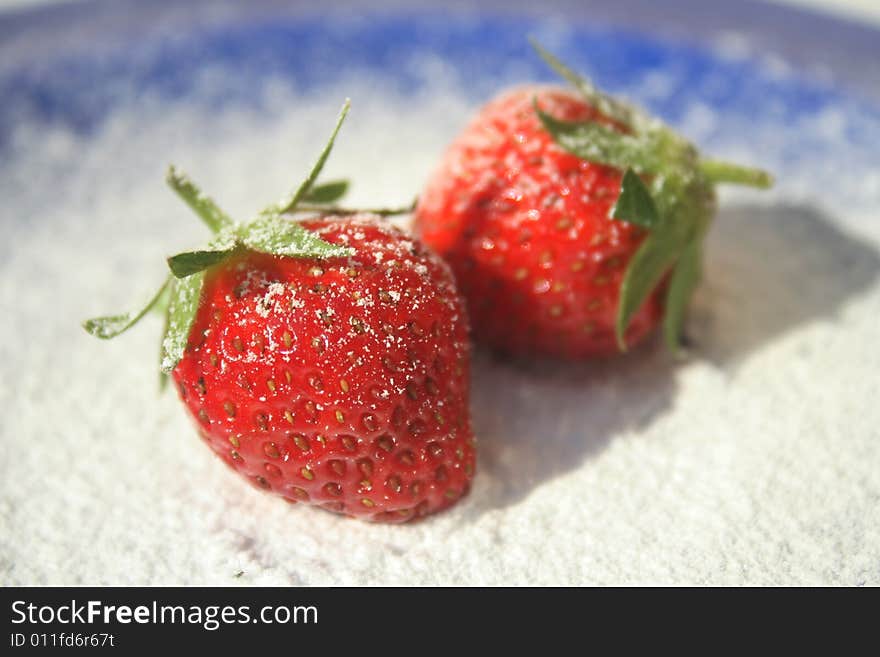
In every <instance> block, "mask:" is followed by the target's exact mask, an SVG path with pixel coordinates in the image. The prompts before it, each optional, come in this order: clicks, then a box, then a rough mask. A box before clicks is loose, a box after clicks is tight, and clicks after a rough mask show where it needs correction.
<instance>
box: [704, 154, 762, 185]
mask: <svg viewBox="0 0 880 657" xmlns="http://www.w3.org/2000/svg"><path fill="white" fill-rule="evenodd" d="M700 170H701V171H702V172H703V175H704V176H706V178H708V179H709V180H710V181H712V182H713V183H731V184H733V185H745V186H747V187H756V188H758V189H770V188H771V187H772V186H773V176H772V175H771V174H770V173H768V172H767V171H764V170H763V169H754V168H752V167H744V166H740V165H739V164H733V163H732V162H724V161H722V160H701V161H700Z"/></svg>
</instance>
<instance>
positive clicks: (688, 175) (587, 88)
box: [415, 45, 770, 358]
mask: <svg viewBox="0 0 880 657" xmlns="http://www.w3.org/2000/svg"><path fill="white" fill-rule="evenodd" d="M536 49H537V50H538V52H539V54H540V55H541V56H542V57H543V58H544V59H545V60H546V61H547V62H548V63H549V64H550V65H551V66H552V67H553V68H554V69H556V70H557V71H558V72H559V73H560V74H561V75H563V76H564V77H565V78H566V79H567V80H569V81H570V82H572V83H573V86H574V91H569V90H566V89H559V88H547V87H528V88H520V89H515V90H512V91H510V92H508V93H505V94H503V95H502V96H500V97H499V98H497V99H495V100H493V101H492V102H490V103H489V104H488V105H486V106H485V107H484V108H483V109H482V110H481V111H480V113H479V114H478V115H477V117H476V118H475V119H474V120H473V122H472V123H471V124H470V125H469V126H468V127H467V128H466V129H465V131H464V132H463V133H462V134H461V135H460V136H459V137H458V138H457V139H456V140H455V141H454V143H453V144H452V145H451V146H450V147H449V149H448V151H447V152H446V154H445V157H444V158H443V160H442V162H441V164H440V165H439V167H438V168H437V170H436V171H435V172H434V174H433V176H432V177H431V178H430V180H429V182H428V184H427V186H426V188H425V190H424V191H423V193H422V195H421V196H420V199H419V203H418V206H417V209H416V217H415V220H416V230H417V232H418V233H419V235H420V236H421V237H422V239H423V240H424V241H425V243H427V244H428V245H430V246H432V247H433V248H434V249H435V250H437V251H438V252H439V253H440V254H441V255H443V256H444V257H445V258H446V259H447V260H448V261H449V262H450V263H451V264H452V267H453V270H454V272H455V275H456V279H457V281H458V284H459V288H460V289H461V291H462V294H464V296H465V299H466V301H467V304H468V310H469V314H470V318H471V324H472V327H473V331H474V335H475V337H476V339H477V340H479V341H481V342H484V343H487V344H489V345H491V346H493V347H495V348H498V349H500V350H502V351H506V352H510V353H514V354H540V355H550V356H557V357H567V358H580V357H586V356H597V355H606V354H613V353H616V352H618V351H619V350H622V349H625V348H626V346H628V345H634V344H636V343H637V342H639V341H640V340H642V339H643V338H645V336H647V335H648V334H649V333H650V332H651V331H652V330H653V329H654V328H655V327H656V326H657V325H658V324H659V323H660V322H661V320H663V318H664V317H665V334H666V338H667V340H668V342H669V344H670V345H671V346H673V347H674V346H675V345H677V342H678V338H679V333H680V329H681V322H682V316H683V313H684V309H685V306H686V304H687V300H688V298H689V297H690V294H691V292H692V290H693V288H694V287H695V285H696V282H697V279H698V276H699V270H700V259H701V254H700V252H701V246H702V242H703V238H704V236H705V234H706V231H707V229H708V227H709V224H710V222H711V219H712V215H713V213H714V210H715V193H714V183H716V182H735V183H740V184H749V185H754V186H758V187H765V186H768V185H769V184H770V177H769V176H768V175H767V174H765V173H764V172H761V171H756V170H751V169H744V168H741V167H738V166H736V165H731V164H727V163H722V162H716V161H710V160H703V159H700V157H699V154H698V153H697V151H696V149H695V148H694V147H693V146H692V145H691V144H690V143H688V142H687V141H686V140H684V139H683V138H682V137H680V136H679V135H677V134H675V133H674V132H673V131H672V130H671V129H670V128H668V127H667V126H665V125H663V124H662V123H660V122H659V121H657V120H655V119H652V118H650V117H647V116H646V115H644V114H643V113H642V112H641V111H639V110H637V109H635V108H632V107H630V106H628V105H626V104H624V103H622V102H620V101H619V100H616V99H613V98H610V97H608V96H605V95H604V94H601V93H600V92H598V91H596V90H595V89H594V88H593V87H592V86H591V85H590V84H589V82H587V81H586V80H584V79H583V78H580V77H579V76H577V75H576V74H574V73H573V72H572V71H570V70H569V69H567V68H566V67H565V66H564V65H562V64H561V63H560V62H559V61H558V60H556V59H555V58H553V57H552V56H551V55H550V54H549V53H547V52H546V51H544V50H542V49H541V48H540V47H539V46H537V45H536Z"/></svg>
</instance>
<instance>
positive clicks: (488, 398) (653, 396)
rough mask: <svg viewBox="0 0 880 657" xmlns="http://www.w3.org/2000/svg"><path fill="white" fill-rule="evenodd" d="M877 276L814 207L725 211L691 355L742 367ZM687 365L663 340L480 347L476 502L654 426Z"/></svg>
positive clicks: (872, 264)
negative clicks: (518, 351) (545, 353)
mask: <svg viewBox="0 0 880 657" xmlns="http://www.w3.org/2000/svg"><path fill="white" fill-rule="evenodd" d="M878 272H880V255H878V252H877V251H876V250H874V249H873V248H872V247H871V246H869V245H867V244H865V243H863V242H859V241H857V240H855V239H853V238H851V237H849V236H847V235H845V234H844V233H843V232H841V231H840V230H839V229H838V228H837V227H836V226H835V224H834V221H833V220H832V219H830V218H828V217H826V216H823V215H822V214H821V213H819V212H818V211H816V210H815V209H812V208H809V207H800V206H785V205H782V206H774V207H757V206H734V207H731V208H726V209H724V210H723V211H722V212H720V213H719V215H718V217H717V220H716V223H715V226H714V227H713V229H712V233H711V235H710V237H709V243H708V247H707V258H706V268H705V273H704V277H703V283H702V285H701V287H700V290H699V292H698V293H697V295H696V298H695V299H694V303H693V305H692V308H691V312H690V317H689V319H688V329H687V330H688V337H689V342H690V343H691V346H692V358H695V359H705V360H708V361H709V362H711V363H713V364H715V365H716V366H718V367H721V368H724V369H729V368H735V367H736V365H737V364H738V363H740V362H741V361H742V360H744V359H745V358H746V357H748V355H749V354H750V353H752V352H753V351H755V350H756V349H760V348H761V347H762V346H763V345H766V344H769V343H771V342H773V341H774V340H775V339H776V338H778V337H779V336H781V335H783V334H785V333H786V332H788V331H790V330H791V329H794V328H796V327H798V326H800V325H803V324H806V323H809V322H811V321H815V320H822V319H829V318H833V317H834V315H835V313H836V312H837V311H838V310H839V309H840V307H841V305H842V304H843V303H844V302H846V301H847V299H849V298H851V297H852V296H853V295H856V294H858V293H859V292H861V291H864V290H865V289H867V288H868V287H869V286H870V285H871V284H872V283H873V282H874V281H875V280H876V279H877V276H878ZM677 367H681V365H678V364H676V362H675V360H674V359H673V358H672V357H671V356H670V355H669V354H667V353H666V351H665V349H664V346H663V345H662V343H661V341H660V340H659V339H655V340H653V341H650V342H649V343H648V344H646V345H644V346H643V347H641V348H639V349H636V350H635V351H633V352H632V353H631V354H629V355H628V356H626V357H623V358H619V359H616V360H608V361H593V362H587V363H582V364H573V363H548V362H541V363H518V362H511V361H509V360H504V359H501V358H497V357H495V356H492V355H490V354H487V353H485V352H480V351H478V352H477V355H476V357H475V360H474V376H473V392H472V408H473V420H474V432H475V435H476V436H477V437H478V440H479V448H480V461H479V472H480V475H479V476H482V477H483V478H484V479H483V481H482V482H478V485H477V490H478V495H477V496H475V499H474V502H473V504H474V507H472V508H474V509H475V511H476V512H477V513H482V512H483V511H489V510H492V509H497V508H503V507H506V506H509V505H511V504H515V503H517V502H518V501H520V500H521V499H523V498H524V497H525V496H527V495H528V494H529V492H530V491H532V490H533V489H534V488H536V487H537V486H540V485H541V484H543V483H544V482H547V481H550V480H551V479H553V478H555V477H556V476H558V475H561V474H564V473H566V472H569V471H572V470H574V469H576V468H578V467H579V466H580V465H581V464H582V463H583V462H584V461H586V460H587V459H589V458H591V457H592V456H594V455H596V454H598V453H599V452H600V450H602V449H603V448H604V447H605V446H606V445H608V443H609V442H610V441H611V440H612V439H613V438H614V437H615V436H616V435H618V434H620V433H621V432H623V431H627V430H639V429H640V428H643V427H646V426H648V425H650V424H651V423H652V422H653V421H654V420H655V419H656V418H658V417H659V416H661V415H662V414H663V413H664V412H666V411H667V410H668V409H669V408H670V406H671V404H672V402H673V400H674V396H675V390H676V369H677ZM477 498H478V499H477Z"/></svg>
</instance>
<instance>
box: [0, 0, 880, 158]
mask: <svg viewBox="0 0 880 657" xmlns="http://www.w3.org/2000/svg"><path fill="white" fill-rule="evenodd" d="M704 5H705V3H702V2H699V1H697V0H670V1H667V2H664V3H654V2H650V1H649V0H614V1H608V0H601V1H600V0H589V1H587V2H573V1H566V0H549V1H545V2H543V3H541V5H540V7H537V8H536V7H535V6H534V3H527V2H522V1H520V0H508V1H507V2H504V3H500V2H495V1H489V2H484V3H481V5H480V10H479V11H473V10H472V9H470V8H469V7H468V5H467V3H451V4H445V5H444V6H443V8H442V9H438V5H437V3H432V2H423V1H410V2H406V3H399V2H384V3H381V6H380V8H371V9H370V10H363V9H362V8H359V7H360V5H359V4H358V3H353V2H340V3H334V4H333V5H332V6H331V7H328V6H327V5H326V3H323V4H322V3H319V2H313V1H310V2H300V3H297V4H296V5H295V6H290V5H289V4H288V3H284V2H281V1H280V0H257V1H255V2H250V3H246V4H245V3H233V2H229V1H226V0H223V1H221V2H207V1H206V0H192V1H190V2H184V3H179V2H171V1H170V0H159V1H158V2H151V3H137V2H135V1H134V0H86V1H84V2H74V3H70V4H60V5H49V6H42V7H40V6H38V7H36V8H31V9H26V10H18V11H16V10H13V11H9V12H6V13H2V14H0V98H3V99H4V100H3V102H2V103H0V154H2V152H3V149H4V146H5V145H6V144H7V143H8V142H9V140H10V138H11V136H12V134H13V132H14V131H15V129H16V126H17V124H18V123H19V122H20V121H21V120H22V119H23V118H25V117H26V118H27V120H28V121H29V122H33V121H36V122H38V123H39V122H45V123H47V124H61V125H64V126H66V127H69V128H72V129H74V130H76V131H79V132H85V133H88V132H89V131H91V130H93V129H95V128H96V127H98V126H100V125H101V123H102V121H103V120H104V119H105V118H106V117H107V116H108V115H109V114H110V113H112V112H113V111H114V109H116V108H118V107H120V106H124V105H125V104H126V103H137V102H138V100H139V99H140V98H142V97H144V95H146V94H150V95H153V96H156V95H158V97H160V98H165V99H176V98H184V97H187V95H188V94H190V93H191V91H192V89H193V88H195V87H196V86H197V82H198V76H199V75H200V74H201V73H202V72H203V71H204V69H205V68H206V67H215V68H220V69H222V70H223V71H224V74H227V75H229V76H230V78H231V79H233V80H235V82H236V83H235V84H230V85H226V87H225V88H224V89H223V91H222V92H219V93H217V94H215V95H213V96H211V95H209V96H208V97H205V98H202V99H201V101H202V102H206V103H208V104H209V105H210V104H214V105H216V106H222V105H224V104H227V103H244V104H253V103H254V102H255V100H254V99H255V98H257V97H258V95H259V94H258V93H257V89H258V87H259V85H260V84H262V83H263V82H265V80H267V79H269V78H270V77H271V78H275V79H282V80H286V81H288V82H290V83H291V84H293V85H295V86H296V87H297V88H300V89H305V90H308V89H312V88H315V87H318V86H320V85H321V84H323V83H326V82H329V81H333V79H334V78H338V77H339V76H341V75H343V74H345V75H352V74H357V73H360V72H363V73H370V72H375V71H383V72H384V73H385V74H386V75H389V76H390V77H392V78H393V79H394V80H395V83H396V84H397V85H398V88H399V89H400V90H401V91H402V92H404V93H421V92H426V91H430V80H426V79H425V78H424V75H423V74H419V73H417V72H414V71H412V70H411V69H410V68H408V67H407V65H406V62H407V61H410V60H411V59H412V58H413V57H418V56H420V55H424V54H425V53H436V54H439V55H440V56H441V57H442V58H443V59H444V60H446V61H447V62H448V63H449V64H450V66H451V67H452V68H453V70H456V71H458V72H459V74H460V80H461V82H462V84H463V87H464V88H467V89H468V90H469V91H470V92H471V93H472V94H473V96H474V100H475V101H477V100H479V99H480V98H481V97H487V96H488V95H491V93H492V92H493V91H495V90H497V88H498V86H499V82H500V81H507V80H511V79H523V80H527V79H534V80H550V79H552V76H551V75H550V73H549V72H548V71H547V70H546V69H545V68H544V67H543V66H542V65H541V64H540V63H539V62H537V61H536V59H535V58H534V56H533V55H532V54H531V52H530V51H529V49H528V46H527V44H526V42H525V36H526V35H528V34H534V35H536V36H538V37H539V38H541V37H542V36H543V35H549V38H550V41H551V42H552V43H551V45H552V46H555V47H556V49H557V50H558V51H560V52H561V54H563V55H564V56H565V58H566V59H568V60H569V61H570V62H571V63H572V64H573V65H574V66H575V67H577V68H579V69H581V70H584V71H586V72H588V73H589V74H591V75H592V76H593V77H594V78H595V79H596V80H597V81H598V82H599V84H600V85H602V86H605V87H607V88H610V89H611V90H621V89H620V87H621V81H623V80H627V81H630V83H631V82H632V81H633V80H639V79H643V78H644V77H645V76H647V75H649V74H650V73H651V72H652V71H659V70H670V69H673V70H676V71H678V74H679V78H680V82H681V84H692V88H691V89H688V90H687V91H688V93H687V94H686V95H687V96H688V99H689V100H693V97H694V94H696V95H697V97H698V100H699V101H700V102H702V103H704V104H706V105H707V106H708V107H711V108H715V109H721V110H724V111H728V112H730V111H733V112H736V113H738V114H739V115H740V116H747V115H748V114H749V113H750V112H753V113H755V115H759V114H760V113H761V112H764V111H767V108H770V107H779V106H782V107H784V108H785V111H787V112H790V113H793V114H797V113H815V112H817V111H820V110H821V108H822V107H824V106H831V105H833V104H834V103H837V102H839V101H840V99H841V98H846V99H848V100H849V101H851V102H853V99H855V101H854V102H856V103H857V104H858V105H859V111H860V112H862V113H863V114H865V115H868V116H870V117H871V119H872V120H873V119H875V118H877V117H880V109H878V108H880V79H878V77H877V69H876V65H872V62H877V61H880V30H876V29H873V28H870V27H867V26H862V25H859V24H856V23H851V22H847V21H844V20H838V19H833V18H829V17H826V16H823V15H819V14H814V13H810V12H807V11H803V10H798V9H792V8H788V7H784V6H777V5H766V4H764V3H761V2H755V1H753V0H741V1H740V2H737V3H712V7H711V9H708V8H706V7H705V6H704ZM728 5H731V6H728ZM820 36H821V39H820ZM743 38H744V39H745V40H746V41H748V44H749V46H748V49H747V50H746V51H744V52H742V53H740V54H736V53H734V54H733V55H731V52H730V51H731V47H732V49H733V50H736V48H737V44H741V43H742V42H743ZM718 44H722V45H723V47H722V49H721V54H719V49H718V47H717V46H718ZM724 48H726V49H727V53H726V54H724ZM4 62H5V63H4ZM780 70H782V73H780ZM710 72H711V74H712V75H713V76H715V77H716V78H717V79H718V80H720V83H719V82H717V81H716V83H715V84H714V85H713V87H714V88H713V89H711V90H706V89H702V88H701V84H702V83H703V82H704V81H705V80H706V78H707V76H708V74H709V73H710ZM746 82H747V83H748V84H746ZM631 87H632V84H630V88H631ZM624 90H626V85H624ZM743 90H747V91H746V93H743ZM636 95H638V93H637V94H636ZM684 103H685V100H684V99H683V95H682V94H670V95H669V96H668V97H667V98H666V99H665V100H663V101H662V102H659V103H651V109H652V110H653V111H655V112H657V113H659V114H660V115H661V116H662V117H663V118H664V119H666V120H668V121H671V122H673V123H674V122H676V121H677V120H678V119H680V118H681V113H682V111H683V107H684Z"/></svg>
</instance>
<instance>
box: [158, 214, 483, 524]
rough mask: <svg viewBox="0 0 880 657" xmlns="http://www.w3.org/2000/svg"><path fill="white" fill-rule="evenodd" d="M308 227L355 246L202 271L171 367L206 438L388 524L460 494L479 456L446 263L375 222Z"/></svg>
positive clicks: (254, 471) (249, 469) (463, 332)
mask: <svg viewBox="0 0 880 657" xmlns="http://www.w3.org/2000/svg"><path fill="white" fill-rule="evenodd" d="M303 226H304V227H305V228H307V229H308V230H311V231H313V232H315V233H317V234H318V235H320V236H321V237H322V238H323V239H325V240H326V241H327V242H329V243H333V244H339V245H345V246H350V247H352V248H353V249H354V252H353V254H352V255H351V256H349V257H345V258H332V259H326V260H321V261H318V260H314V259H304V258H303V259H300V258H277V257H275V256H272V255H264V254H254V253H248V254H244V255H242V256H241V257H240V258H239V259H236V260H234V261H230V262H229V263H227V264H225V265H224V266H223V267H222V268H219V269H217V270H215V271H213V272H211V274H209V276H208V277H207V279H206V281H205V288H204V292H203V295H204V296H203V300H202V304H201V306H200V309H199V314H198V315H197V317H196V322H195V324H194V327H193V331H192V334H191V336H192V337H191V342H192V344H191V347H190V348H188V349H187V351H186V353H185V355H184V357H183V358H182V359H181V361H180V363H179V364H178V365H177V367H176V368H175V370H174V372H173V377H174V380H175V381H176V382H177V384H178V387H179V390H180V394H181V398H182V399H183V400H184V402H185V403H186V405H187V407H188V408H189V410H190V413H191V414H192V415H193V417H194V418H196V421H197V422H198V424H199V430H200V434H201V435H202V437H203V438H204V439H205V440H206V442H207V443H208V444H209V445H210V446H211V448H212V449H213V450H214V451H215V452H217V454H219V455H220V456H221V458H223V460H224V461H226V462H227V463H228V464H229V465H230V466H231V467H232V468H234V469H235V470H237V471H238V472H240V473H242V474H243V475H245V476H247V477H248V478H249V479H250V480H251V481H252V482H253V483H254V484H255V485H256V486H258V487H260V488H264V489H266V490H271V491H273V492H275V493H277V494H279V495H282V496H283V497H284V498H285V499H287V500H289V501H291V502H302V501H307V502H310V503H312V504H316V505H319V506H321V507H323V508H326V509H328V510H331V511H336V512H339V513H345V514H348V515H353V516H359V517H366V518H369V519H373V520H382V521H389V522H400V521H405V520H409V519H412V518H414V517H417V516H421V515H425V514H427V513H431V512H434V511H437V510H439V509H441V508H443V507H446V506H448V505H450V504H452V503H453V502H454V501H455V500H457V499H458V498H459V497H460V496H461V495H463V494H464V493H465V492H466V491H467V490H468V487H469V483H470V479H471V477H472V475H473V468H474V459H475V456H474V447H473V441H472V434H471V427H470V419H469V415H468V377H469V372H468V368H469V359H468V343H467V339H468V338H467V328H466V322H465V319H464V314H463V310H462V306H461V301H460V300H459V297H458V295H457V293H456V291H455V288H454V285H453V282H452V276H451V274H450V272H449V270H448V268H447V266H446V265H445V264H444V263H443V262H442V261H440V260H439V259H438V258H437V257H436V256H434V255H432V254H431V253H429V252H428V251H426V250H425V249H424V248H423V247H421V246H420V245H419V244H418V242H416V241H414V240H412V239H411V238H409V237H407V236H405V235H404V234H403V233H402V232H401V231H400V230H398V229H396V228H394V227H391V226H387V225H381V224H379V223H378V220H377V218H376V217H373V216H369V215H363V216H358V215H355V216H351V217H344V218H342V217H322V218H318V219H312V220H307V221H304V222H303Z"/></svg>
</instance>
